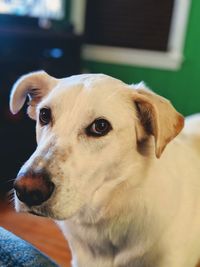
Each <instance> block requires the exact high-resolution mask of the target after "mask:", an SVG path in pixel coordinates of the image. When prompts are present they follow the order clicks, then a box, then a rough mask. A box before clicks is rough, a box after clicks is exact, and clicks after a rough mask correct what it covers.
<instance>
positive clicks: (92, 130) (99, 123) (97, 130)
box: [86, 119, 112, 137]
mask: <svg viewBox="0 0 200 267" xmlns="http://www.w3.org/2000/svg"><path fill="white" fill-rule="evenodd" d="M111 130H112V126H111V124H110V123H109V122H108V121H107V120H105V119H96V120H95V121H94V122H93V123H92V124H90V125H89V126H88V127H87V128H86V134H87V135H88V136H95V137H100V136H104V135H106V134H107V133H108V132H109V131H111Z"/></svg>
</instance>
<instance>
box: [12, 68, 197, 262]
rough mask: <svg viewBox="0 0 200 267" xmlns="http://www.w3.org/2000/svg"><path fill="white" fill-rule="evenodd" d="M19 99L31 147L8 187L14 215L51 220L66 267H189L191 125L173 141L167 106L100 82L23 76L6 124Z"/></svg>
mask: <svg viewBox="0 0 200 267" xmlns="http://www.w3.org/2000/svg"><path fill="white" fill-rule="evenodd" d="M27 96H28V97H29V107H28V115H29V116H30V117H31V118H32V119H34V120H36V124H37V125H36V132H37V143H38V147H37V149H36V151H35V152H34V153H33V155H32V156H31V157H30V159H29V160H28V161H27V162H26V163H25V164H24V166H23V167H22V168H21V170H20V172H19V174H18V177H17V179H16V181H15V184H14V187H15V190H16V198H15V205H16V209H17V211H27V212H31V213H34V214H37V215H42V216H48V217H51V218H53V219H54V220H56V221H57V222H58V224H59V226H60V227H61V229H62V231H63V233H64V235H65V236H66V238H67V239H68V241H69V244H70V248H71V251H72V266H74V267H75V266H77V267H194V266H195V265H196V264H197V263H198V260H199V259H200V119H199V118H198V116H196V117H193V118H191V119H189V120H188V122H187V123H186V126H185V129H184V130H183V131H182V133H181V134H180V135H179V136H178V137H176V136H177V135H178V134H179V132H180V131H181V130H182V128H183V124H184V119H183V117H182V116H181V115H180V114H179V113H178V112H176V110H175V109H174V108H173V107H172V105H171V104H170V102H169V101H168V100H166V99H164V98H162V97H160V96H158V95H156V94H154V93H153V92H151V91H150V90H148V89H147V88H145V85H144V84H139V85H127V84H125V83H123V82H122V81H119V80H117V79H114V78H112V77H109V76H106V75H103V74H84V75H77V76H72V77H69V78H65V79H55V78H53V77H51V76H49V75H48V74H47V73H45V72H43V71H39V72H34V73H31V74H28V75H25V76H23V77H21V78H20V79H19V80H18V81H17V82H16V84H15V85H14V87H13V90H12V93H11V99H10V109H11V111H12V112H13V113H14V114H15V113H17V112H18V111H19V110H20V109H21V108H22V106H23V104H24V102H25V100H26V97H27ZM22 127H23V126H22ZM24 130H26V129H24ZM175 137H176V138H175ZM172 139H173V140H172ZM170 141H171V142H170ZM168 143H169V144H168ZM167 144H168V146H167V147H166V145H167ZM165 147H166V148H165Z"/></svg>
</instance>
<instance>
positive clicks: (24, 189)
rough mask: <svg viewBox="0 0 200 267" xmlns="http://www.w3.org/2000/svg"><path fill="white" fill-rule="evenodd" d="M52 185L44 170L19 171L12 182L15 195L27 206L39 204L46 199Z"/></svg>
mask: <svg viewBox="0 0 200 267" xmlns="http://www.w3.org/2000/svg"><path fill="white" fill-rule="evenodd" d="M54 187H55V186H54V184H53V183H52V182H51V181H50V178H49V175H48V174H47V173H46V172H27V173H22V174H20V173H19V175H18V176H17V178H16V180H15V182H14V189H15V191H16V195H17V197H18V198H19V200H20V201H22V202H24V203H25V204H26V205H27V206H29V207H31V206H39V205H41V204H42V203H43V202H45V201H46V200H48V199H49V198H50V196H51V195H52V193H53V191H54Z"/></svg>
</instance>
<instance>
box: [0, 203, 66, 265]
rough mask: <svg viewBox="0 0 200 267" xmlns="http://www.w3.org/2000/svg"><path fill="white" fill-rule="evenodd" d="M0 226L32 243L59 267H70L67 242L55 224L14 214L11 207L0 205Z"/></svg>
mask: <svg viewBox="0 0 200 267" xmlns="http://www.w3.org/2000/svg"><path fill="white" fill-rule="evenodd" d="M0 226H2V227H4V228H5V229H7V230H9V231H11V232H12V233H14V234H16V235H17V236H19V237H21V238H23V239H24V240H26V241H28V242H30V243H32V244H33V245H34V246H35V247H37V248H38V249H39V250H41V251H42V252H44V253H45V254H46V255H48V256H49V257H51V258H52V259H53V260H54V261H56V262H57V263H58V264H59V266H61V267H70V258H71V256H70V252H69V249H68V246H67V241H66V240H65V239H64V237H63V235H62V233H61V231H60V230H59V229H58V227H57V226H56V224H55V223H54V222H53V221H52V220H50V219H46V218H41V217H38V216H34V215H29V214H25V213H16V212H15V211H14V209H13V208H11V205H9V206H8V204H6V203H2V202H1V203H0Z"/></svg>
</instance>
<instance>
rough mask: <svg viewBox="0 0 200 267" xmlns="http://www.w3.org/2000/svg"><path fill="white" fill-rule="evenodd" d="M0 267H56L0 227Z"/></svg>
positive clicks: (24, 242)
mask: <svg viewBox="0 0 200 267" xmlns="http://www.w3.org/2000/svg"><path fill="white" fill-rule="evenodd" d="M0 266H1V267H29V266H31V267H56V266H57V267H58V265H57V264H55V263H54V262H53V261H52V260H51V259H49V258H48V257H47V256H45V255H44V254H42V253H41V252H40V251H39V250H37V249H36V248H34V247H33V246H32V245H30V244H29V243H28V242H26V241H24V240H22V239H20V238H19V237H17V236H15V235H14V234H12V233H10V232H8V231H7V230H5V229H3V228H1V227H0Z"/></svg>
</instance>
